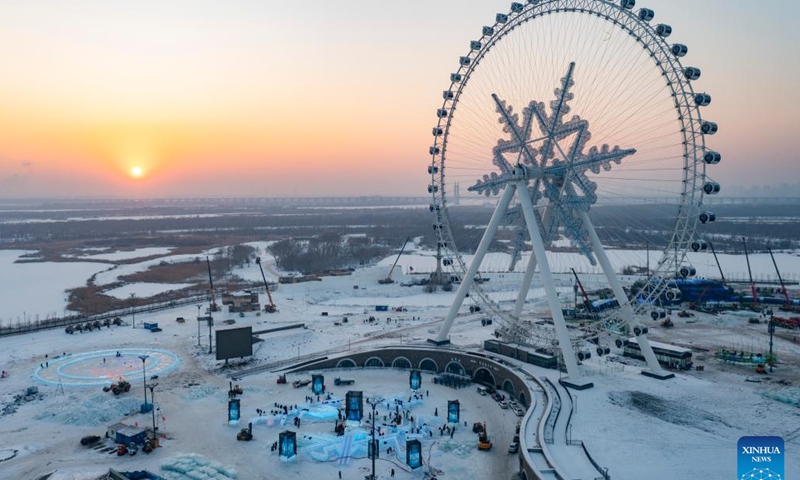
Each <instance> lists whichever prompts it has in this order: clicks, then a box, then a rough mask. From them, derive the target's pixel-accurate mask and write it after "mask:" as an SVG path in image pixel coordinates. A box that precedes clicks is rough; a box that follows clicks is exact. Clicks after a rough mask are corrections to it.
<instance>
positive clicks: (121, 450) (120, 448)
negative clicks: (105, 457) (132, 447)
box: [117, 443, 128, 456]
mask: <svg viewBox="0 0 800 480" xmlns="http://www.w3.org/2000/svg"><path fill="white" fill-rule="evenodd" d="M126 453H128V447H126V446H125V444H124V443H118V444H117V455H119V456H122V455H125V454H126Z"/></svg>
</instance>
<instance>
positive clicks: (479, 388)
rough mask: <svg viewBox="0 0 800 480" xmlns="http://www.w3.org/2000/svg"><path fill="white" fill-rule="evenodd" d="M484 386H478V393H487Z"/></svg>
mask: <svg viewBox="0 0 800 480" xmlns="http://www.w3.org/2000/svg"><path fill="white" fill-rule="evenodd" d="M487 394H488V392H487V391H486V387H478V395H487Z"/></svg>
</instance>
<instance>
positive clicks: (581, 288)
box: [570, 268, 592, 311]
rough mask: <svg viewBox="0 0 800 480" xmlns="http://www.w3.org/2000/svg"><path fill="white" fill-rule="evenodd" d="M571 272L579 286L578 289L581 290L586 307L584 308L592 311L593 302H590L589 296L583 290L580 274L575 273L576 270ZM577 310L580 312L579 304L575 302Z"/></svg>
mask: <svg viewBox="0 0 800 480" xmlns="http://www.w3.org/2000/svg"><path fill="white" fill-rule="evenodd" d="M570 270H572V275H573V276H574V277H575V283H576V284H577V285H578V288H580V291H581V296H582V297H583V305H584V307H586V310H589V311H591V309H592V301H591V300H589V295H588V294H587V293H586V290H585V289H584V288H583V283H581V279H580V278H578V274H577V272H575V269H574V268H571V269H570ZM575 310H576V311H577V310H578V302H577V301H576V302H575Z"/></svg>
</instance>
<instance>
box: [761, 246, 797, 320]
mask: <svg viewBox="0 0 800 480" xmlns="http://www.w3.org/2000/svg"><path fill="white" fill-rule="evenodd" d="M767 251H768V252H769V256H770V258H772V264H773V265H775V272H776V273H777V274H778V281H779V282H781V293H782V294H783V298H785V299H786V306H787V307H788V306H791V305H792V300H791V299H790V298H789V292H787V291H786V285H785V284H784V283H783V278H782V277H781V271H780V270H779V269H778V262H776V261H775V255H773V254H772V249H771V248H769V247H767Z"/></svg>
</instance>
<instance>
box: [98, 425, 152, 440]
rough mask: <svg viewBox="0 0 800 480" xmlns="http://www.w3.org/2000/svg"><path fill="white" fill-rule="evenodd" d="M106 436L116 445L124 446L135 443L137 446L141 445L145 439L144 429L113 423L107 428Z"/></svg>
mask: <svg viewBox="0 0 800 480" xmlns="http://www.w3.org/2000/svg"><path fill="white" fill-rule="evenodd" d="M106 436H108V438H110V439H112V440H114V442H116V443H122V444H125V445H129V444H131V443H135V444H137V445H142V444H143V443H144V441H145V438H146V437H147V432H146V431H145V429H144V428H139V427H131V426H130V425H125V424H124V423H115V424H114V425H110V426H109V427H108V430H107V432H106Z"/></svg>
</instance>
